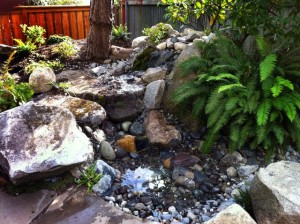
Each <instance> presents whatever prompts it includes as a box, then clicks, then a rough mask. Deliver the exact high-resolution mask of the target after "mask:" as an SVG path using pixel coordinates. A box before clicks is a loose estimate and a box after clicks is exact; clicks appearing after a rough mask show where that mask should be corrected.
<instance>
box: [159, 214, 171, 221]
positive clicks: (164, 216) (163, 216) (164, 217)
mask: <svg viewBox="0 0 300 224" xmlns="http://www.w3.org/2000/svg"><path fill="white" fill-rule="evenodd" d="M172 218H173V217H172V215H171V214H163V215H162V216H161V219H162V220H165V221H171V219H172Z"/></svg>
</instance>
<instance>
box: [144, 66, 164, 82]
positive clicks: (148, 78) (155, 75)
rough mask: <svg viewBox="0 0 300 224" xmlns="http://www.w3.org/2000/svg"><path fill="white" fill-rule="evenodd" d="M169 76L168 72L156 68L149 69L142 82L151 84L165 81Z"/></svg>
mask: <svg viewBox="0 0 300 224" xmlns="http://www.w3.org/2000/svg"><path fill="white" fill-rule="evenodd" d="M166 74H167V70H165V69H163V68H161V67H156V68H148V69H147V70H146V72H145V73H144V74H143V76H142V80H143V82H145V83H150V82H153V81H156V80H161V79H165V77H166Z"/></svg>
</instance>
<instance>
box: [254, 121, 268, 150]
mask: <svg viewBox="0 0 300 224" xmlns="http://www.w3.org/2000/svg"><path fill="white" fill-rule="evenodd" d="M267 135H268V130H267V127H266V126H264V125H260V126H257V128H256V143H257V145H259V144H261V143H262V142H263V140H264V138H265V137H266V136H267Z"/></svg>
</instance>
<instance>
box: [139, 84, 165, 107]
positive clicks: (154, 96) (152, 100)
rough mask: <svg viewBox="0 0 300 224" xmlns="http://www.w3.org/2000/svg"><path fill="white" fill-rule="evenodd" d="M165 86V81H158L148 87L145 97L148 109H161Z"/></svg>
mask: <svg viewBox="0 0 300 224" xmlns="http://www.w3.org/2000/svg"><path fill="white" fill-rule="evenodd" d="M165 85H166V84H165V81H164V80H157V81H154V82H151V83H150V84H148V85H147V87H146V92H145V96H144V105H145V108H146V109H159V108H160V105H161V102H162V99H163V95H164V91H165Z"/></svg>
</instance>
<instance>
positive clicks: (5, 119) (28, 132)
mask: <svg viewBox="0 0 300 224" xmlns="http://www.w3.org/2000/svg"><path fill="white" fill-rule="evenodd" d="M93 156H94V152H93V146H92V144H91V142H90V140H89V139H88V138H87V137H86V135H85V134H83V133H82V132H81V130H80V129H79V127H78V126H77V124H76V121H75V119H74V116H73V115H72V113H71V112H70V111H69V110H67V109H64V108H61V107H53V106H41V105H36V104H34V103H32V102H30V103H27V104H24V105H22V106H20V107H16V108H14V109H11V110H7V111H5V112H3V113H0V166H1V168H2V170H3V171H4V172H5V173H6V174H7V175H8V176H9V177H10V179H11V181H12V182H13V183H14V184H21V183H24V182H30V181H34V180H38V179H43V178H46V177H48V176H51V175H58V174H60V173H62V172H64V171H66V170H69V169H71V168H73V167H74V166H76V165H78V164H81V163H84V162H86V161H89V160H92V159H93Z"/></svg>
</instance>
